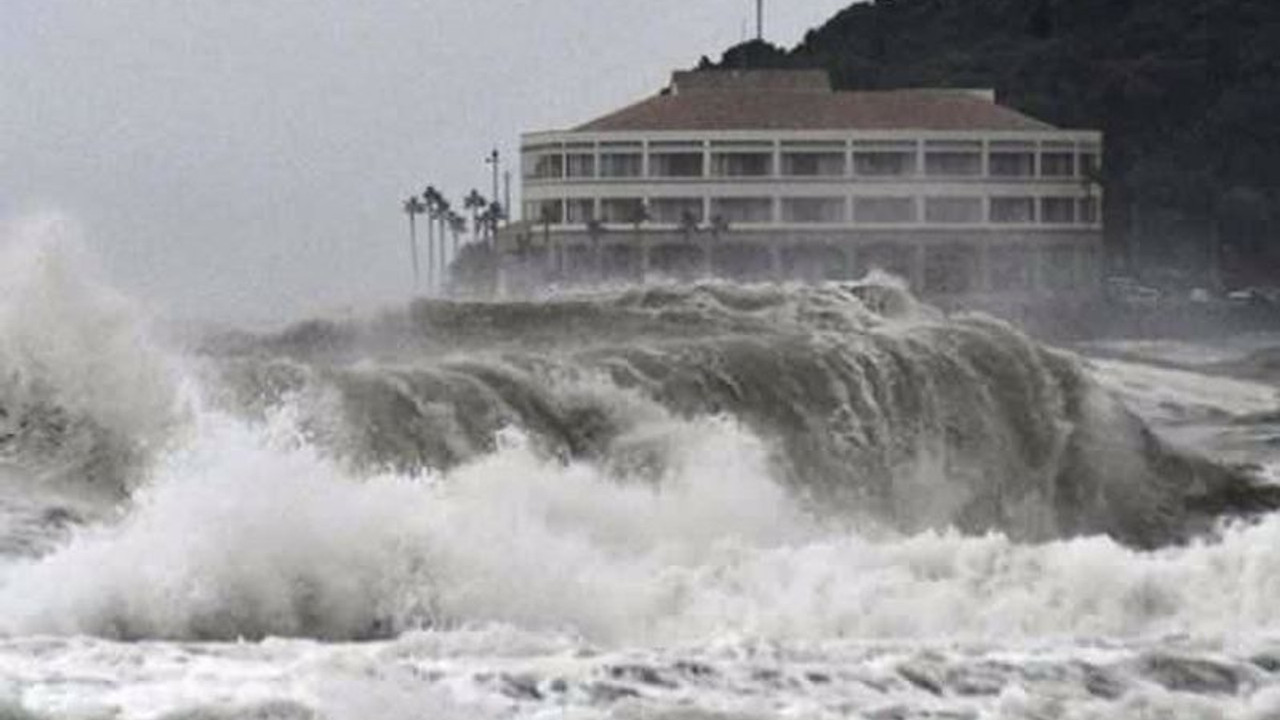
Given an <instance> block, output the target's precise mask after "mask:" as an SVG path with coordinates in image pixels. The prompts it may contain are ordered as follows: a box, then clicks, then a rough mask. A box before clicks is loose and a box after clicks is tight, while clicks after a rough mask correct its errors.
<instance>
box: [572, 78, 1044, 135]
mask: <svg viewBox="0 0 1280 720" xmlns="http://www.w3.org/2000/svg"><path fill="white" fill-rule="evenodd" d="M706 74H709V73H687V74H684V73H682V74H678V75H677V76H676V81H677V82H676V84H675V85H674V87H673V89H672V90H670V91H668V92H666V93H664V94H662V95H658V96H655V97H651V98H648V99H646V100H641V101H640V102H638V103H635V104H634V105H631V106H628V107H626V108H623V109H621V110H618V111H617V112H614V113H610V114H609V115H605V116H604V117H601V118H597V119H596V120H593V121H591V122H589V123H587V124H585V125H582V126H580V127H578V128H576V130H579V131H626V130H640V131H646V130H896V129H904V130H908V129H909V130H1053V129H1055V128H1054V127H1053V126H1052V125H1049V124H1048V123H1045V122H1042V121H1040V120H1036V119H1035V118H1032V117H1029V116H1027V115H1023V114H1022V113H1020V112H1018V111H1016V110H1013V109H1011V108H1007V107H1004V106H1002V105H998V104H996V103H995V102H992V101H991V100H990V99H988V98H986V97H982V96H981V95H980V94H978V93H974V92H972V91H967V90H933V89H930V90H883V91H856V92H833V91H830V90H826V89H822V88H816V87H814V83H812V82H808V81H811V80H812V78H811V77H810V78H804V79H805V80H806V82H804V83H800V84H798V85H797V86H795V87H787V86H786V84H785V82H778V80H779V78H777V77H773V76H766V75H763V74H760V75H756V74H748V76H747V77H744V78H742V79H743V80H746V82H739V83H735V82H734V81H733V78H732V74H731V73H725V72H724V71H720V72H719V73H718V74H720V75H724V78H723V79H722V80H717V81H716V82H708V83H703V82H697V83H696V85H695V84H690V82H689V80H690V76H695V77H696V76H699V75H706ZM682 87H686V88H687V89H685V90H683V91H682Z"/></svg>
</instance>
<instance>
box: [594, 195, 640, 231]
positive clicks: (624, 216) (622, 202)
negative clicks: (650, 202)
mask: <svg viewBox="0 0 1280 720" xmlns="http://www.w3.org/2000/svg"><path fill="white" fill-rule="evenodd" d="M644 212H645V205H644V200H643V199H642V198H604V199H602V200H601V201H600V219H601V220H602V221H604V222H606V223H610V224H613V225H630V224H631V223H634V222H635V221H636V218H639V217H641V216H642V215H643V214H644Z"/></svg>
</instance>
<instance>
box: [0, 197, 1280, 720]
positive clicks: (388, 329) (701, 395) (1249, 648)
mask: <svg viewBox="0 0 1280 720" xmlns="http://www.w3.org/2000/svg"><path fill="white" fill-rule="evenodd" d="M89 267H91V263H90V262H89V261H88V260H87V259H86V258H84V257H83V255H82V254H81V253H79V252H78V251H76V250H75V249H74V243H73V242H71V240H70V239H69V238H68V234H67V231H66V228H65V226H64V225H63V224H61V223H60V222H59V221H56V220H48V219H45V220H39V221H34V222H27V223H24V224H22V225H21V226H19V227H17V228H16V229H13V230H9V231H7V235H6V237H5V240H4V243H3V244H2V245H0V273H3V274H4V276H5V277H6V279H8V278H13V279H14V281H13V282H6V283H5V284H4V288H3V290H0V428H2V429H3V432H0V482H3V483H4V487H5V490H4V498H3V500H4V504H3V507H2V508H0V509H2V510H3V512H0V539H2V540H3V542H0V552H2V553H4V557H3V558H0V634H3V636H4V638H5V639H4V640H3V641H0V679H3V682H0V690H3V689H4V688H5V687H7V686H11V687H16V693H17V696H16V702H17V705H15V707H30V708H33V709H34V710H36V711H39V712H44V711H45V710H48V711H51V712H61V711H67V712H70V711H77V712H79V711H81V710H85V709H86V708H88V709H94V708H98V709H101V708H102V707H106V706H114V707H117V708H121V707H123V708H127V709H128V713H129V715H128V716H138V717H161V716H165V713H174V712H178V711H181V710H183V709H184V708H185V709H186V710H187V711H190V712H196V710H192V709H191V708H204V709H201V710H199V712H204V713H206V714H205V715H195V716H210V717H221V716H227V717H231V716H246V715H247V716H262V717H294V716H297V717H307V716H309V715H307V713H319V714H320V716H324V717H369V716H374V715H370V714H369V713H371V712H372V713H374V714H375V715H376V716H379V717H412V716H414V715H413V708H418V707H422V706H423V703H426V704H427V706H430V707H436V708H440V715H441V716H444V717H451V716H454V715H456V716H457V717H526V716H528V717H534V716H548V717H549V716H559V715H548V714H547V713H552V712H553V711H557V710H558V711H563V712H566V713H578V714H577V715H571V716H578V717H614V716H617V717H628V716H635V717H648V716H654V717H673V718H674V717H704V716H699V715H693V716H689V715H673V714H667V715H664V714H662V713H670V712H675V708H679V707H686V708H690V707H692V708H700V709H705V710H706V712H712V711H716V712H723V713H737V714H726V715H714V714H712V715H705V717H742V716H745V717H775V716H786V717H795V716H803V717H827V716H831V717H835V716H840V715H841V714H842V711H841V710H840V708H841V707H843V708H845V709H846V710H847V711H848V712H844V713H843V714H844V715H847V714H848V713H849V712H854V710H850V708H855V709H856V712H866V713H872V712H874V711H878V710H884V709H885V708H892V707H894V706H900V707H901V708H903V710H902V712H901V713H900V714H898V715H884V716H885V717H890V716H892V717H926V716H928V713H929V712H932V711H933V710H940V709H946V708H952V709H955V708H960V709H961V710H963V709H965V708H969V709H971V710H974V712H981V713H985V714H982V715H972V716H974V717H977V716H982V717H987V716H990V717H1028V716H1034V717H1064V718H1065V717H1081V718H1083V717H1124V716H1132V717H1152V716H1160V715H1158V713H1159V712H1162V710H1161V708H1165V709H1169V708H1178V709H1181V710H1185V711H1186V712H1189V713H1200V714H1187V715H1176V716H1178V717H1182V716H1186V717H1239V718H1245V717H1267V716H1268V715H1266V714H1265V713H1266V712H1270V711H1271V710H1274V709H1275V707H1276V704H1275V697H1274V695H1275V693H1274V691H1273V690H1272V689H1271V687H1272V686H1271V684H1270V683H1271V680H1270V675H1269V673H1270V672H1272V671H1273V670H1272V669H1269V668H1271V667H1272V665H1273V664H1274V665H1275V666H1276V667H1280V663H1271V661H1269V660H1267V658H1270V657H1280V654H1278V653H1280V645H1277V646H1276V647H1274V648H1273V647H1271V646H1270V645H1268V644H1267V640H1266V638H1268V637H1274V636H1275V633H1276V632H1277V630H1280V626H1278V623H1280V609H1277V607H1278V606H1277V605H1276V604H1275V603H1274V601H1273V598H1274V597H1276V595H1277V591H1280V560H1277V559H1276V556H1275V553H1274V552H1273V548H1274V547H1275V546H1276V544H1277V542H1280V520H1277V519H1276V518H1274V517H1271V516H1268V515H1265V514H1262V513H1264V512H1265V511H1266V510H1268V509H1269V508H1271V507H1274V499H1273V494H1272V491H1271V490H1270V489H1269V488H1267V487H1265V486H1262V485H1259V484H1258V482H1257V481H1256V480H1255V479H1254V478H1252V477H1251V476H1249V475H1248V474H1246V473H1243V472H1240V471H1238V470H1235V469H1232V468H1227V467H1223V466H1221V465H1218V464H1215V463H1213V462H1210V461H1209V460H1206V459H1203V458H1200V457H1198V456H1195V455H1193V454H1191V453H1190V452H1187V451H1184V450H1175V449H1173V448H1171V447H1169V446H1168V444H1167V443H1165V442H1164V441H1162V440H1161V439H1159V438H1158V437H1157V436H1156V435H1154V434H1153V433H1152V432H1151V431H1150V430H1149V428H1148V427H1147V426H1146V425H1145V424H1144V423H1143V421H1142V420H1140V419H1139V418H1138V417H1137V416H1136V415H1134V414H1133V413H1132V412H1131V411H1130V410H1129V409H1128V408H1127V407H1126V406H1125V405H1124V404H1123V403H1122V402H1121V401H1120V400H1119V399H1117V397H1116V396H1115V395H1113V394H1111V393H1110V392H1108V391H1107V390H1104V389H1103V386H1102V385H1101V384H1099V383H1098V382H1097V381H1096V380H1095V379H1094V377H1093V375H1092V374H1091V373H1096V372H1103V373H1104V374H1107V373H1109V375H1107V377H1106V379H1107V381H1108V382H1107V384H1108V386H1123V385H1124V383H1121V382H1116V379H1117V378H1121V377H1130V376H1132V377H1139V376H1137V375H1132V373H1130V375H1125V373H1126V372H1129V371H1128V370H1126V369H1125V368H1124V367H1123V366H1117V365H1113V366H1103V367H1102V370H1100V371H1099V370H1094V371H1090V370H1089V369H1088V368H1087V366H1086V364H1085V363H1084V362H1083V361H1081V360H1080V359H1078V358H1076V357H1074V356H1072V355H1070V354H1068V353H1064V352H1060V351H1056V350H1051V349H1048V348H1044V347H1042V346H1039V345H1037V344H1036V343H1034V342H1033V341H1031V340H1029V339H1028V338H1026V337H1025V336H1023V335H1022V334H1020V333H1018V332H1017V331H1016V330H1014V329H1013V328H1011V327H1009V326H1007V325H1005V324H1003V323H1000V322H998V321H995V320H992V319H989V318H983V317H961V318H950V319H949V318H944V317H942V316H941V315H939V314H938V313H936V312H934V311H932V310H931V309H929V308H927V307H925V306H922V305H920V304H918V303H917V302H916V301H914V300H913V299H912V298H910V297H909V296H908V295H906V294H905V292H904V291H903V290H902V289H901V287H899V286H897V285H895V284H894V283H893V282H891V281H889V280H887V279H884V278H871V279H868V280H867V281H865V282H864V283H861V284H854V285H850V284H846V285H831V286H822V287H800V286H736V285H729V284H707V285H698V286H693V287H675V286H670V287H656V288H646V289H636V290H618V291H611V292H602V293H598V294H595V295H585V296H577V297H569V298H559V299H550V300H547V301H545V302H540V303H521V302H493V303H453V302H445V301H437V302H419V303H415V304H413V305H412V306H410V307H409V308H407V309H405V310H401V311H394V312H389V313H387V314H386V315H385V316H383V317H380V318H372V319H368V320H361V321H341V322H339V321H331V320H325V319H319V320H315V321H311V322H308V323H304V324H300V325H297V326H294V327H292V328H289V329H287V330H285V331H282V332H279V333H274V334H248V333H245V334H224V335H221V336H218V337H211V338H208V339H207V340H206V341H205V342H204V343H203V344H202V345H201V347H199V348H198V349H196V350H175V349H172V348H165V347H162V346H161V344H159V343H157V342H156V341H155V340H154V338H155V335H154V333H151V332H149V331H148V330H147V324H146V322H145V319H144V315H143V313H142V312H141V311H140V309H139V308H137V307H135V306H133V305H132V304H131V303H130V302H129V301H128V300H127V299H124V298H122V297H120V296H119V295H118V294H117V293H115V292H114V291H112V290H110V289H109V288H108V287H106V286H104V285H103V284H102V283H101V282H100V281H99V280H97V279H95V277H94V274H93V273H92V272H91V270H89V269H88V268H89ZM1196 402H1197V403H1205V402H1209V400H1206V399H1204V398H1203V397H1201V396H1200V395H1197V396H1196ZM1256 409H1257V408H1254V407H1252V406H1251V407H1250V411H1251V412H1253V411H1256ZM263 638H291V640H288V641H286V640H279V639H272V640H266V641H265V642H262V643H245V644H243V645H227V644H222V643H223V641H237V640H259V639H263ZM355 641H376V642H372V643H368V644H353V643H355ZM194 666H199V667H200V668H202V672H203V675H201V676H200V677H202V678H204V679H202V680H200V681H195V682H193V681H190V677H191V676H190V675H186V674H184V673H186V672H187V671H186V670H183V669H182V668H184V667H187V668H189V667H194ZM125 668H133V669H131V670H126V669H125ZM250 668H253V670H252V673H253V677H255V678H257V679H256V680H254V681H253V682H249V683H246V682H243V681H242V680H237V679H236V678H240V677H243V676H242V675H240V674H239V673H248V672H250V670H249V669H250ZM766 671H767V672H766ZM60 673H69V675H60ZM104 673H105V675H104ZM769 673H772V674H769ZM59 677H61V678H62V680H59V679H58V678H59ZM90 677H99V678H101V677H109V678H110V679H109V680H106V681H102V682H99V683H98V684H96V685H95V684H94V683H92V682H89V681H88V680H87V679H86V678H90ZM183 678H187V680H184V679H183ZM983 683H986V684H985V685H984V684H983ZM144 687H145V688H151V690H150V691H148V690H144V689H142V688H144ZM335 688H346V689H347V690H346V691H336V690H335ZM975 688H978V690H975ZM981 688H986V689H985V690H983V689H981ZM0 697H3V693H0ZM362 698H363V699H362ZM768 698H774V699H775V700H773V701H767V700H766V699H768ZM264 703H265V705H264ZM282 703H283V704H282ZM290 703H292V704H290ZM1054 703H1057V705H1054ZM1051 707H1057V708H1058V711H1055V712H1049V710H1046V708H1051ZM263 708H266V709H265V710H264V709H263ZM450 708H457V710H456V712H455V711H454V710H451V709H450ZM1197 708H1199V709H1197ZM931 709H932V710H931ZM2 712H3V711H0V713H2ZM24 712H25V711H24ZM646 712H649V713H650V715H645V714H644V713H646ZM218 713H222V715H218ZM227 713H231V714H227ZM237 713H238V714H239V715H237ZM253 713H258V715H253ZM272 713H275V714H274V715H273V714H272ZM290 713H293V714H290ZM449 713H454V715H450V714H449ZM539 713H541V715H539ZM627 713H632V715H628V714H627ZM636 713H639V714H636ZM1036 713H1048V714H1039V715H1037V714H1036ZM1144 713H1148V714H1144ZM1150 713H1157V714H1156V715H1151V714H1150Z"/></svg>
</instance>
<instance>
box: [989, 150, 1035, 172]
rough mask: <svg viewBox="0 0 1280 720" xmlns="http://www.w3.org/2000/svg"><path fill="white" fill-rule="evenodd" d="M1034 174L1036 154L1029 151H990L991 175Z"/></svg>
mask: <svg viewBox="0 0 1280 720" xmlns="http://www.w3.org/2000/svg"><path fill="white" fill-rule="evenodd" d="M1035 174H1036V156H1035V153H1030V152H992V153H991V177H1031V176H1033V175H1035Z"/></svg>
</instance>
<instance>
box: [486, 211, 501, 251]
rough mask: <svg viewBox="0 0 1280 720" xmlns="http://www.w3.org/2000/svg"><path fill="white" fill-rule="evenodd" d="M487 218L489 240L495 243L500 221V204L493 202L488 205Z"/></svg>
mask: <svg viewBox="0 0 1280 720" xmlns="http://www.w3.org/2000/svg"><path fill="white" fill-rule="evenodd" d="M487 215H488V218H489V240H490V241H492V242H494V243H497V241H498V221H499V220H501V219H502V215H503V213H502V203H500V202H498V201H497V200H494V201H493V202H491V203H489V209H488V211H487Z"/></svg>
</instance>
